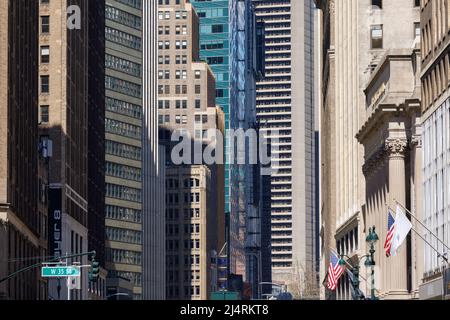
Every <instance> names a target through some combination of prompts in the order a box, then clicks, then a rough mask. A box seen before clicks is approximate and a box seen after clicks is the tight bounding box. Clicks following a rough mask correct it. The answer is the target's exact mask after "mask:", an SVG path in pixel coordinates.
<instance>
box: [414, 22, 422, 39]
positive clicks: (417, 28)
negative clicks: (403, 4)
mask: <svg viewBox="0 0 450 320" xmlns="http://www.w3.org/2000/svg"><path fill="white" fill-rule="evenodd" d="M420 32H421V30H420V22H415V23H414V37H415V38H420Z"/></svg>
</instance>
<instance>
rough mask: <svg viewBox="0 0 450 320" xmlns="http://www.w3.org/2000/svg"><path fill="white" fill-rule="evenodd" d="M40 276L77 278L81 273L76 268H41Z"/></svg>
mask: <svg viewBox="0 0 450 320" xmlns="http://www.w3.org/2000/svg"><path fill="white" fill-rule="evenodd" d="M41 276H42V277H43V278H49V277H79V276H81V272H80V269H79V268H76V267H42V269H41Z"/></svg>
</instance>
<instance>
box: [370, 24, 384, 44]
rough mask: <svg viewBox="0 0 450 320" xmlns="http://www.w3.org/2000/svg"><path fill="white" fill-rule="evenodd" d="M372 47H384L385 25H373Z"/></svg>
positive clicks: (371, 31)
mask: <svg viewBox="0 0 450 320" xmlns="http://www.w3.org/2000/svg"><path fill="white" fill-rule="evenodd" d="M370 36H371V39H370V40H371V47H372V49H383V26H382V25H373V26H372V27H371V30H370Z"/></svg>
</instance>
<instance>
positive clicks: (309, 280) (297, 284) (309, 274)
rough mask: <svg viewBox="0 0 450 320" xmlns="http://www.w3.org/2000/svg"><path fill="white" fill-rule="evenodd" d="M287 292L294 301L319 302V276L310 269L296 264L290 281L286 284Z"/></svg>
mask: <svg viewBox="0 0 450 320" xmlns="http://www.w3.org/2000/svg"><path fill="white" fill-rule="evenodd" d="M287 287H288V291H289V292H290V293H291V294H292V295H293V297H294V299H296V300H319V299H320V281H319V274H318V273H317V272H316V271H315V270H312V268H305V267H304V266H303V265H302V264H300V263H298V262H297V263H296V264H295V267H294V270H293V273H292V276H291V279H290V280H289V281H288V283H287Z"/></svg>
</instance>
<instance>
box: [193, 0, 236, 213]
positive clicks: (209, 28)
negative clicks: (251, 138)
mask: <svg viewBox="0 0 450 320" xmlns="http://www.w3.org/2000/svg"><path fill="white" fill-rule="evenodd" d="M190 2H191V3H192V5H193V6H194V9H195V11H196V12H197V14H198V16H199V18H200V59H201V60H203V61H206V62H207V63H208V65H209V66H210V67H211V69H212V71H213V73H214V76H215V77H216V104H217V105H218V106H220V107H221V108H222V110H223V112H224V113H225V129H229V128H230V89H229V87H230V79H229V78H230V77H229V69H230V66H229V52H230V41H229V32H228V31H229V21H230V19H229V5H230V1H229V0H209V1H205V0H192V1H190ZM228 154H229V151H228V143H227V142H225V155H228ZM225 212H230V170H229V165H228V164H226V166H225Z"/></svg>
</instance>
